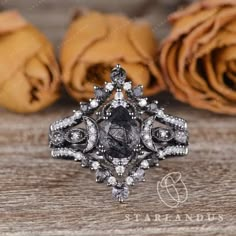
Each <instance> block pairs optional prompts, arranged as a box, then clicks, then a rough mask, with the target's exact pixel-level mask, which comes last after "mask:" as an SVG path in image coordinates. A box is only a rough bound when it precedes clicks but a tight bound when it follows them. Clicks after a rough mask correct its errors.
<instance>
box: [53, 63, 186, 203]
mask: <svg viewBox="0 0 236 236" xmlns="http://www.w3.org/2000/svg"><path fill="white" fill-rule="evenodd" d="M94 94H95V97H94V98H92V99H90V100H89V102H81V103H80V108H79V110H76V111H74V113H73V114H72V115H71V116H69V117H66V118H64V119H61V120H58V121H55V122H54V123H52V124H51V125H50V128H49V147H50V148H51V155H52V157H53V158H57V159H69V160H75V161H78V162H80V163H81V166H82V167H88V168H90V169H91V170H94V171H95V173H96V181H97V182H99V183H100V182H106V183H107V185H108V186H111V187H112V196H113V198H114V199H117V200H119V201H120V202H123V201H124V200H125V199H127V198H128V195H129V187H130V186H133V185H134V184H135V183H137V182H139V181H144V180H145V179H144V175H145V170H146V169H148V168H149V167H153V166H159V161H160V160H163V159H165V157H168V156H184V155H187V154H188V139H189V138H188V136H189V135H188V131H187V122H186V121H185V120H184V119H182V118H178V117H175V116H172V115H168V114H166V113H165V112H164V109H163V108H160V107H159V106H158V102H157V101H152V102H148V99H147V98H145V97H143V86H141V85H139V86H135V87H134V86H132V83H131V82H130V81H126V72H125V70H124V69H123V68H122V67H121V66H120V65H117V66H116V67H115V68H113V69H112V71H111V82H108V83H105V85H104V87H97V86H95V87H94Z"/></svg>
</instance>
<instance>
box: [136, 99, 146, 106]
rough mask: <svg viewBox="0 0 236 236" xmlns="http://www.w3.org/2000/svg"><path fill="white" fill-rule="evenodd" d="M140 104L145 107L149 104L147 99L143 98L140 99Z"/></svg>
mask: <svg viewBox="0 0 236 236" xmlns="http://www.w3.org/2000/svg"><path fill="white" fill-rule="evenodd" d="M138 104H139V106H140V107H145V106H146V105H147V100H146V99H144V98H142V99H140V100H139V103H138Z"/></svg>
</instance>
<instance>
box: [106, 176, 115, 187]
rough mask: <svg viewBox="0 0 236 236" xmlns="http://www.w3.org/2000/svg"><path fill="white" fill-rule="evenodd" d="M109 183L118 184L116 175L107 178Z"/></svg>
mask: <svg viewBox="0 0 236 236" xmlns="http://www.w3.org/2000/svg"><path fill="white" fill-rule="evenodd" d="M107 183H108V184H109V185H112V186H114V185H116V183H117V182H116V178H115V177H114V176H110V177H109V178H108V179H107Z"/></svg>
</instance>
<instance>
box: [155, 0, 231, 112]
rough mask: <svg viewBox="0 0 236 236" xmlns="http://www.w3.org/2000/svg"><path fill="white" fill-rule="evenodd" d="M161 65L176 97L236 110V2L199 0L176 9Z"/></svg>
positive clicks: (201, 105)
mask: <svg viewBox="0 0 236 236" xmlns="http://www.w3.org/2000/svg"><path fill="white" fill-rule="evenodd" d="M169 20H170V22H171V23H172V24H173V29H172V32H171V34H170V35H169V36H168V37H167V39H166V40H165V41H164V43H163V45H162V48H161V59H160V61H161V67H162V70H163V72H164V75H165V77H166V80H167V83H168V85H169V88H170V90H171V92H172V93H173V94H174V96H175V97H176V98H177V99H179V100H181V101H183V102H187V103H189V104H191V105H192V106H194V107H198V108H202V109H208V110H210V111H213V112H217V113H225V114H231V115H235V114H236V1H235V0H214V1H209V0H207V1H205V0H204V1H199V2H196V3H195V4H192V5H190V6H189V7H188V8H186V9H184V10H181V11H179V12H176V13H174V14H172V15H171V16H170V18H169Z"/></svg>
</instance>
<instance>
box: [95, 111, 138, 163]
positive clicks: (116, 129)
mask: <svg viewBox="0 0 236 236" xmlns="http://www.w3.org/2000/svg"><path fill="white" fill-rule="evenodd" d="M99 127H100V144H101V145H103V146H104V148H105V150H106V152H107V154H108V155H110V156H111V157H113V158H127V157H129V156H131V155H132V153H133V149H134V148H135V147H136V146H137V145H138V144H139V142H140V139H139V134H140V125H139V123H138V122H137V121H135V120H133V119H132V117H131V116H130V114H129V112H128V110H127V109H126V108H124V107H122V106H119V107H117V108H114V109H113V110H112V112H111V116H110V117H109V119H108V120H104V121H102V122H101V123H100V124H99Z"/></svg>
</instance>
